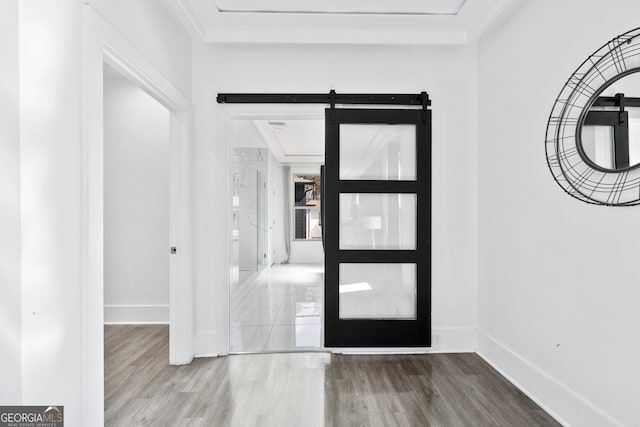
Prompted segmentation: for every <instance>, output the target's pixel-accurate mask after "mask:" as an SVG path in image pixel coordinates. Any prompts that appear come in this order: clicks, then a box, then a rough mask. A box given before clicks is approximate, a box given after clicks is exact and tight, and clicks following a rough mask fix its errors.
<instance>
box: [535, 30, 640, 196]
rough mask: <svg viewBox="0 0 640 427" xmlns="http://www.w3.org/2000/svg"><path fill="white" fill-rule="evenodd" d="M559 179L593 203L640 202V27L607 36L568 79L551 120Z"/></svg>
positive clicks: (552, 163)
mask: <svg viewBox="0 0 640 427" xmlns="http://www.w3.org/2000/svg"><path fill="white" fill-rule="evenodd" d="M545 148H546V154H547V163H548V165H549V169H550V170H551V172H552V174H553V176H554V178H555V180H556V182H557V183H558V184H559V185H560V186H561V187H562V188H563V189H564V190H565V191H566V192H567V193H569V194H570V195H571V196H573V197H575V198H577V199H580V200H582V201H584V202H587V203H593V204H601V205H610V206H631V205H636V204H639V203H640V28H637V29H635V30H632V31H629V32H627V33H625V34H622V35H620V36H618V37H615V38H614V39H612V40H610V41H609V42H607V43H606V44H605V45H603V46H602V47H601V48H600V49H598V50H597V51H596V52H595V53H593V54H592V55H591V56H589V58H587V59H586V60H585V61H584V62H583V63H582V65H580V67H578V69H577V70H576V71H575V72H574V73H573V75H572V76H571V77H570V78H569V80H567V82H566V84H565V86H564V87H563V88H562V91H561V92H560V95H559V96H558V98H557V99H556V102H555V104H554V106H553V109H552V111H551V115H550V117H549V121H548V123H547V137H546V143H545Z"/></svg>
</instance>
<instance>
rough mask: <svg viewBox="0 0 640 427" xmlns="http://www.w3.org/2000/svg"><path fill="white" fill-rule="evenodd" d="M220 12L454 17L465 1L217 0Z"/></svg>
mask: <svg viewBox="0 0 640 427" xmlns="http://www.w3.org/2000/svg"><path fill="white" fill-rule="evenodd" d="M214 1H215V3H216V6H217V8H218V10H219V11H220V12H245V13H246V12H254V13H333V14H386V15H414V14H415V15H455V14H457V13H458V11H459V10H460V8H461V7H462V5H463V4H464V2H465V0H394V1H391V2H388V1H386V2H381V1H372V0H322V1H318V0H214Z"/></svg>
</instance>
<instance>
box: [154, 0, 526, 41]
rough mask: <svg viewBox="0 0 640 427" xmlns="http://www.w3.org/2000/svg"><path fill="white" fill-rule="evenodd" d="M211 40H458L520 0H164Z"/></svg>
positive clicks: (496, 19)
mask: <svg viewBox="0 0 640 427" xmlns="http://www.w3.org/2000/svg"><path fill="white" fill-rule="evenodd" d="M163 1H164V3H165V5H166V6H167V7H168V8H169V10H170V11H171V12H172V13H173V14H174V15H175V16H176V18H177V19H178V21H179V22H180V23H181V24H182V25H183V26H184V28H186V29H187V31H189V32H190V34H191V35H192V36H193V37H195V38H198V39H200V40H203V41H206V42H211V43H287V44H291V43H304V44H314V43H315V44H374V45H375V44H392V45H428V44H449V45H451V44H453V45H461V44H466V43H469V42H471V41H473V40H475V39H476V38H477V37H478V36H479V35H480V34H482V33H483V32H484V31H486V30H487V29H488V28H490V27H491V26H493V25H495V24H496V23H497V22H500V21H501V20H502V19H504V18H505V17H506V16H508V14H509V13H511V12H512V11H513V10H514V9H515V7H516V6H517V5H518V4H519V3H520V2H521V1H522V0H393V1H385V2H382V1H380V0H163Z"/></svg>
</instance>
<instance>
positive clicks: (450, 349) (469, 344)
mask: <svg viewBox="0 0 640 427" xmlns="http://www.w3.org/2000/svg"><path fill="white" fill-rule="evenodd" d="M477 335H478V328H475V327H453V328H432V329H431V351H430V353H474V352H475V351H476V348H477Z"/></svg>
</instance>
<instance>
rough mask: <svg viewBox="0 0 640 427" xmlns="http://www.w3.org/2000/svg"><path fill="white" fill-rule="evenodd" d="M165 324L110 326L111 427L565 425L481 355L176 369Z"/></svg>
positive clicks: (306, 356) (273, 358)
mask: <svg viewBox="0 0 640 427" xmlns="http://www.w3.org/2000/svg"><path fill="white" fill-rule="evenodd" d="M168 335H169V329H168V327H167V326H155V325H154V326H105V425H107V426H182V425H184V426H187V425H188V426H296V427H302V426H305V427H306V426H325V425H326V426H474V427H475V426H509V427H515V426H517V427H519V426H557V425H559V424H558V423H557V422H556V421H555V420H554V419H553V418H551V417H550V416H549V415H548V414H547V413H545V412H544V411H543V410H542V409H540V407H538V406H537V405H536V404H535V403H534V402H533V401H531V400H530V399H529V398H528V397H526V396H525V395H524V394H523V393H522V392H520V391H519V390H518V389H517V388H516V387H514V386H513V385H512V384H511V383H509V382H508V381H507V380H506V379H505V378H504V377H502V376H501V375H500V374H499V373H498V372H496V371H495V370H494V369H493V368H491V367H490V366H489V365H488V364H487V363H485V362H484V361H483V360H482V359H481V358H480V357H479V356H477V355H475V354H430V355H395V356H353V355H347V356H345V355H332V354H329V353H275V354H254V355H235V356H227V357H219V358H210V359H196V360H194V362H193V363H191V364H190V365H185V366H169V365H168V357H169V356H168V354H169V353H168V351H169V349H168V344H169V343H168V340H169V337H168Z"/></svg>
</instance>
